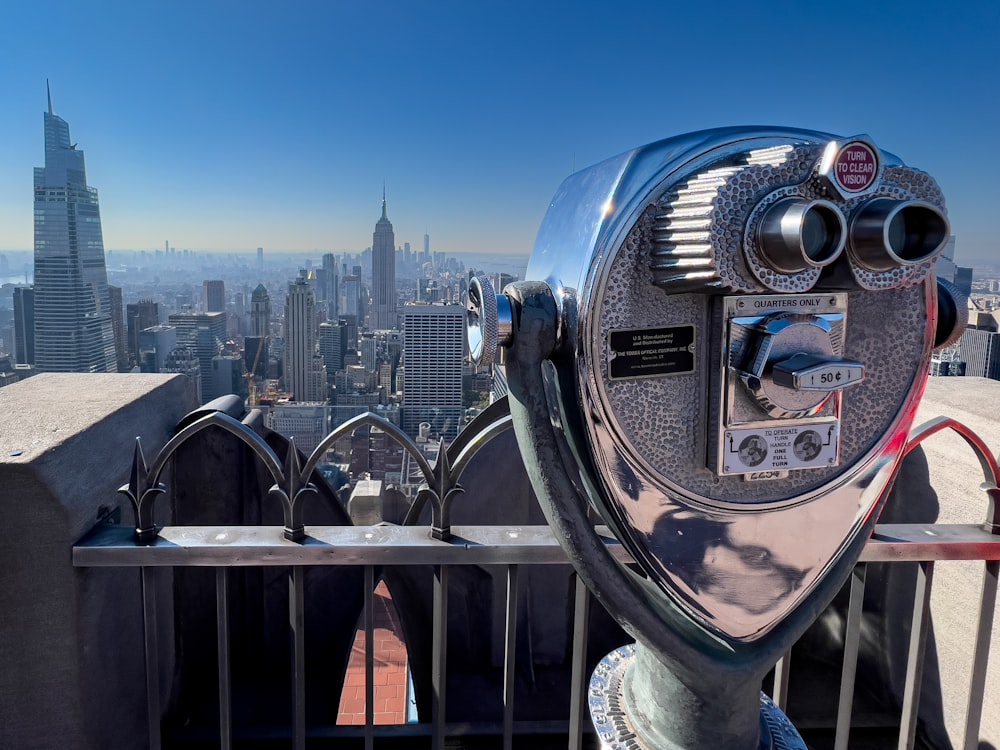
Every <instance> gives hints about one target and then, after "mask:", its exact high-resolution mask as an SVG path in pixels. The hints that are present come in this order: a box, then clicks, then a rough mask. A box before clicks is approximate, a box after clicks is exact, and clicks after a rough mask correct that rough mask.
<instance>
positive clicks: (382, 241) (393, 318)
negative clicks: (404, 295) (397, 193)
mask: <svg viewBox="0 0 1000 750" xmlns="http://www.w3.org/2000/svg"><path fill="white" fill-rule="evenodd" d="M398 321H399V314H398V311H397V309H396V237H395V235H394V234H393V233H392V222H390V221H389V217H388V216H386V208H385V186H384V185H383V186H382V216H381V218H380V219H379V220H378V221H377V222H375V233H374V234H373V235H372V328H373V329H375V330H392V329H396V328H398V326H399V322H398Z"/></svg>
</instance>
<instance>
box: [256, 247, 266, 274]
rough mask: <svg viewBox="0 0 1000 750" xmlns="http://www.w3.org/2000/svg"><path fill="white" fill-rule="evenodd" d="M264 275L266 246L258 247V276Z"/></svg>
mask: <svg viewBox="0 0 1000 750" xmlns="http://www.w3.org/2000/svg"><path fill="white" fill-rule="evenodd" d="M263 275H264V248H262V247H258V248H257V276H258V278H259V277H261V276H263Z"/></svg>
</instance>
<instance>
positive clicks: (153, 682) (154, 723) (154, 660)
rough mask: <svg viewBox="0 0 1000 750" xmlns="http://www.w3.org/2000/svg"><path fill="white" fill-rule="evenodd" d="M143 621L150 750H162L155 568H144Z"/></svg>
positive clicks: (142, 577)
mask: <svg viewBox="0 0 1000 750" xmlns="http://www.w3.org/2000/svg"><path fill="white" fill-rule="evenodd" d="M140 570H141V571H142V572H141V574H140V576H141V580H142V621H143V630H144V635H145V640H146V644H145V645H146V720H147V721H148V726H149V750H160V661H159V659H160V649H159V645H158V643H157V637H156V636H157V633H156V590H155V588H156V581H155V572H154V570H153V568H150V567H148V566H145V565H144V566H143V567H142V568H140Z"/></svg>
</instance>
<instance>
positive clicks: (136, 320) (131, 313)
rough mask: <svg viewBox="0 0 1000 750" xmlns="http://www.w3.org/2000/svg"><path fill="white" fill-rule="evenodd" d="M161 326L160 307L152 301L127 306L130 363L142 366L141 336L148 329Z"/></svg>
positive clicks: (126, 329) (140, 301) (126, 325)
mask: <svg viewBox="0 0 1000 750" xmlns="http://www.w3.org/2000/svg"><path fill="white" fill-rule="evenodd" d="M159 324H160V306H159V305H158V304H157V303H156V302H153V300H151V299H141V300H139V301H138V302H130V303H129V304H127V305H125V338H126V343H127V345H128V356H129V362H130V363H131V364H132V365H137V364H141V359H140V357H139V348H140V341H139V340H140V334H141V333H142V332H143V331H144V330H146V329H147V328H151V327H152V326H156V325H159Z"/></svg>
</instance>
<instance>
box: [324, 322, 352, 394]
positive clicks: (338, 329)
mask: <svg viewBox="0 0 1000 750" xmlns="http://www.w3.org/2000/svg"><path fill="white" fill-rule="evenodd" d="M346 351H347V322H346V321H344V320H338V321H327V322H326V323H320V324H319V353H320V356H321V357H323V364H324V365H326V376H327V380H328V381H330V380H333V377H334V376H335V375H336V374H337V373H338V372H339V371H340V370H343V369H344V353H345V352H346Z"/></svg>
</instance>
